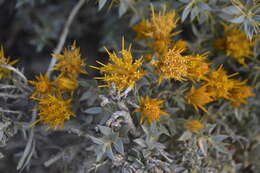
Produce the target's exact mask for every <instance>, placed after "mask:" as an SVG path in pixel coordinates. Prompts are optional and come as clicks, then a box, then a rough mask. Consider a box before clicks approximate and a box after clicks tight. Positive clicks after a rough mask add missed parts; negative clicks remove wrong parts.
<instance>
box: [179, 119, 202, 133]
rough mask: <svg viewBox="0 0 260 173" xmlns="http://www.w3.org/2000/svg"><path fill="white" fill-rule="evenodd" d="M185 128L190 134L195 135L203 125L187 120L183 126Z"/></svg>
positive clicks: (196, 121)
mask: <svg viewBox="0 0 260 173" xmlns="http://www.w3.org/2000/svg"><path fill="white" fill-rule="evenodd" d="M184 126H185V128H186V129H188V130H190V131H191V132H194V133H197V132H198V130H200V129H203V128H204V125H203V124H202V123H201V122H199V121H198V120H189V121H186V122H185V124H184Z"/></svg>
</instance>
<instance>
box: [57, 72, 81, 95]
mask: <svg viewBox="0 0 260 173" xmlns="http://www.w3.org/2000/svg"><path fill="white" fill-rule="evenodd" d="M55 85H56V87H57V88H58V89H59V90H60V91H64V92H73V91H74V90H75V89H76V88H78V86H79V83H78V80H77V79H75V78H71V77H67V76H64V75H63V74H61V75H59V76H58V77H57V79H56V81H55Z"/></svg>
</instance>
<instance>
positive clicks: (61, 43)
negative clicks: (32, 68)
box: [46, 0, 86, 77]
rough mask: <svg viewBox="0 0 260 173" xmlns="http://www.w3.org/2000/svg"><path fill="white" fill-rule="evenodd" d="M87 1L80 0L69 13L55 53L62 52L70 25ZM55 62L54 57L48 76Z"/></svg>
mask: <svg viewBox="0 0 260 173" xmlns="http://www.w3.org/2000/svg"><path fill="white" fill-rule="evenodd" d="M85 2H86V0H79V1H78V3H77V4H76V5H75V6H74V7H73V9H72V10H71V12H70V15H69V17H68V19H67V21H66V23H65V25H64V28H63V30H62V33H61V36H60V39H59V42H58V44H57V47H56V48H55V49H54V52H53V53H54V54H59V53H60V52H61V50H62V48H63V46H64V43H65V41H66V38H67V36H68V33H69V29H70V26H71V24H72V22H73V20H74V18H75V16H76V15H77V13H78V12H79V10H80V8H81V7H82V6H83V5H84V3H85ZM55 63H56V59H55V58H53V57H52V59H51V62H50V64H49V67H48V70H47V72H46V73H47V75H48V77H50V75H51V70H52V68H53V66H54V65H55Z"/></svg>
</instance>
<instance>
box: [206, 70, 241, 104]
mask: <svg viewBox="0 0 260 173" xmlns="http://www.w3.org/2000/svg"><path fill="white" fill-rule="evenodd" d="M222 67H223V65H221V66H220V67H219V68H218V69H217V70H213V71H211V73H210V74H209V77H208V80H207V81H206V84H205V85H206V86H207V90H208V91H209V92H211V93H213V94H214V98H215V99H218V98H221V97H223V98H225V99H228V98H229V92H230V90H231V89H233V88H234V87H235V85H236V82H235V81H234V80H233V79H230V77H232V76H235V75H237V73H234V74H231V75H227V72H226V71H225V70H223V68H222Z"/></svg>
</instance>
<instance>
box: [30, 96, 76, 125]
mask: <svg viewBox="0 0 260 173" xmlns="http://www.w3.org/2000/svg"><path fill="white" fill-rule="evenodd" d="M36 100H38V101H39V105H38V107H37V108H36V110H37V111H39V113H38V114H39V116H40V117H39V119H38V120H36V121H35V122H34V123H33V125H34V124H36V123H38V122H40V121H42V122H43V123H44V124H48V126H49V128H57V127H63V126H64V121H65V120H67V119H70V118H71V117H72V116H75V115H74V113H73V112H71V110H70V109H71V105H70V103H71V99H67V100H64V99H63V97H62V95H61V94H57V95H56V96H54V95H51V94H48V95H45V96H43V97H42V98H36Z"/></svg>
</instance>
